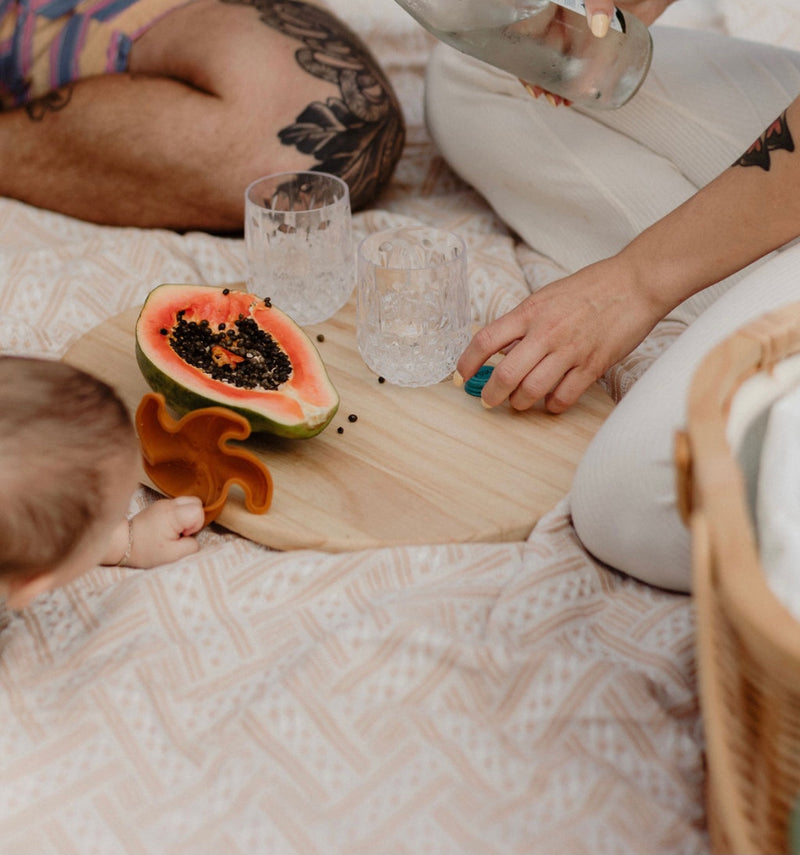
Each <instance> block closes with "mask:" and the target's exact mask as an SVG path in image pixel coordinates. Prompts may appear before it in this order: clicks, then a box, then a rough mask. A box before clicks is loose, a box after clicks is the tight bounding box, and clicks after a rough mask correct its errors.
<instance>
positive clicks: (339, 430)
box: [336, 427, 344, 433]
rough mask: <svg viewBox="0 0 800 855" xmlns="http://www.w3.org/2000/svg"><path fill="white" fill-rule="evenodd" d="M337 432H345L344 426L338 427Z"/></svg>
mask: <svg viewBox="0 0 800 855" xmlns="http://www.w3.org/2000/svg"><path fill="white" fill-rule="evenodd" d="M336 433H344V428H343V427H338V428H336Z"/></svg>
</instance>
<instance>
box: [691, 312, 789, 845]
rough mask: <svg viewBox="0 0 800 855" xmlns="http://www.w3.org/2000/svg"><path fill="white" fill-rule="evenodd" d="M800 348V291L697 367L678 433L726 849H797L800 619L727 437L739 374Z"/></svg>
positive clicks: (704, 700)
mask: <svg viewBox="0 0 800 855" xmlns="http://www.w3.org/2000/svg"><path fill="white" fill-rule="evenodd" d="M798 352H800V303H798V304H793V305H791V306H789V307H787V308H785V309H782V310H780V311H777V312H773V313H771V314H769V315H766V316H764V317H763V318H762V319H760V320H758V321H756V322H754V323H751V324H749V325H748V326H746V327H744V328H743V329H742V330H741V331H740V332H738V333H736V334H735V335H733V336H731V337H730V338H728V339H726V340H725V341H724V342H723V343H722V344H721V345H719V346H718V347H716V348H715V349H714V350H713V351H711V352H710V353H709V354H708V356H707V357H706V359H705V360H704V361H703V363H702V364H701V366H700V367H699V368H698V371H697V374H696V375H695V378H694V380H693V383H692V387H691V389H690V393H689V409H688V418H687V429H686V431H685V432H684V433H681V434H679V435H678V437H677V442H676V455H675V459H676V465H677V472H678V496H679V504H680V505H681V511H682V514H683V516H684V519H685V520H686V521H687V522H688V524H689V526H690V529H691V533H692V549H693V555H692V563H693V573H694V592H695V607H696V615H697V652H698V669H699V683H700V700H701V708H702V713H703V721H704V727H705V737H706V760H707V772H708V777H707V816H708V824H709V831H710V834H711V845H712V849H713V851H714V852H716V853H725V855H732V853H737V855H749V853H769V855H776V853H781V852H789V851H791V850H790V843H789V836H788V832H789V824H790V820H791V815H792V809H793V807H794V805H795V802H796V800H797V798H798V797H800V623H798V622H797V621H795V620H794V618H793V617H792V616H791V614H790V613H789V612H788V611H787V610H786V608H785V607H784V606H783V605H782V604H781V603H780V602H779V601H778V600H777V599H776V597H775V596H774V595H773V594H772V592H771V591H770V589H769V587H768V586H767V583H766V581H765V577H764V574H763V572H762V568H761V565H760V561H759V557H758V552H757V546H756V540H755V534H754V531H753V525H752V522H751V516H750V513H749V511H748V507H747V497H746V485H745V480H744V476H743V474H742V471H741V470H740V468H739V466H738V464H737V462H736V460H735V459H734V457H733V454H732V452H731V449H730V447H729V445H728V441H727V438H726V425H727V418H728V414H729V411H730V405H731V400H732V398H733V396H734V394H735V393H736V391H737V389H738V388H739V386H740V385H741V384H742V382H743V381H744V380H745V379H747V378H748V377H750V376H752V375H753V374H754V373H755V372H760V371H769V370H770V369H771V367H772V366H774V365H775V364H776V363H777V362H779V361H780V360H781V359H783V358H785V357H786V356H789V355H792V354H795V353H798ZM798 441H800V437H798Z"/></svg>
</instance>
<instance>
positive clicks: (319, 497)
mask: <svg viewBox="0 0 800 855" xmlns="http://www.w3.org/2000/svg"><path fill="white" fill-rule="evenodd" d="M138 315H139V308H133V309H130V310H128V311H126V312H123V313H122V314H120V315H117V316H116V317H114V318H111V319H110V320H108V321H106V322H105V323H103V324H101V325H100V326H98V327H95V328H94V329H92V330H90V331H89V332H88V333H87V334H86V335H85V336H83V337H82V338H81V339H80V340H79V341H77V342H76V343H75V344H74V345H73V346H72V347H71V348H70V350H69V351H68V352H67V354H66V355H65V357H64V359H65V361H67V362H69V363H71V364H72V365H76V366H78V367H80V368H83V369H84V370H86V371H89V372H91V373H93V374H95V375H97V376H99V377H101V378H102V379H103V380H105V381H106V382H108V383H110V384H111V385H113V386H115V387H116V388H117V389H118V391H119V393H120V395H121V396H122V398H123V399H124V400H125V402H126V403H127V404H128V406H129V407H130V409H131V411H132V412H133V411H135V409H136V407H137V406H138V404H139V401H140V400H141V398H142V395H144V394H145V392H147V391H149V389H148V387H147V385H146V383H145V381H144V379H143V377H142V375H141V373H140V371H139V368H138V366H137V364H136V357H135V346H134V328H135V324H136V319H137V317H138ZM354 322H355V308H354V305H353V302H352V301H351V302H350V303H349V304H348V305H347V306H345V308H344V309H342V310H341V311H340V312H339V313H338V314H337V315H335V316H334V317H333V318H331V319H330V320H328V321H326V322H324V323H321V324H316V325H313V326H309V327H307V328H306V332H307V333H308V334H309V335H310V337H311V338H312V340H313V341H315V343H316V344H317V348H318V349H319V351H320V354H321V355H322V358H323V360H324V362H325V364H326V365H327V367H328V370H329V373H330V376H331V379H332V380H333V383H334V385H335V386H336V388H337V390H338V391H339V394H340V396H341V403H340V406H339V411H338V413H337V414H336V416H335V417H334V419H333V421H332V422H331V424H330V425H329V426H328V427H327V428H326V429H325V430H324V431H323V432H322V433H321V434H320V435H319V436H317V437H314V438H313V439H308V440H285V439H280V438H272V437H258V438H251V439H250V440H248V441H247V443H246V444H247V447H248V448H249V449H250V450H252V451H254V452H255V453H256V454H258V455H259V456H260V457H261V458H262V459H263V460H264V462H265V463H266V464H267V466H268V467H269V469H270V472H271V473H272V477H273V480H274V484H275V493H274V498H273V502H272V507H271V508H270V509H269V511H268V512H267V513H265V514H262V515H254V514H250V513H249V512H248V511H247V510H246V509H245V507H244V503H243V501H242V498H241V496H240V495H239V494H238V492H236V493H234V494H232V495H231V496H230V497H229V499H228V502H227V503H226V506H225V508H224V510H223V512H222V514H221V515H220V517H219V518H218V520H217V522H218V523H219V524H221V525H223V526H225V527H226V528H229V529H231V530H232V531H235V532H238V533H239V534H241V535H243V536H245V537H248V538H250V539H252V540H255V541H258V542H259V543H263V544H265V545H267V546H271V547H273V548H275V549H282V550H285V549H306V548H308V549H319V550H324V551H329V552H342V551H347V550H354V549H366V548H372V547H380V546H394V545H408V544H426V543H453V542H466V541H519V540H524V539H525V538H526V537H527V536H528V534H529V533H530V531H531V529H532V528H533V526H534V525H535V524H536V522H537V520H538V519H539V518H540V517H541V516H542V514H544V513H545V512H547V511H548V510H550V509H551V508H552V507H553V506H554V505H555V504H556V503H557V502H558V501H559V500H560V499H561V498H562V497H563V496H565V495H566V493H567V492H568V491H569V487H570V484H571V481H572V476H573V473H574V471H575V468H576V466H577V464H578V461H579V460H580V457H581V455H582V454H583V452H584V449H585V448H586V446H587V445H588V443H589V441H590V439H591V438H592V436H593V435H594V434H595V432H596V431H597V429H598V428H599V427H600V425H601V424H602V422H603V421H604V420H605V418H606V416H607V415H608V413H609V412H610V411H611V409H612V408H613V402H612V401H611V399H610V398H609V396H608V395H607V394H606V393H605V392H604V391H603V390H602V389H600V387H599V386H596V385H595V386H593V387H592V388H591V389H590V390H589V391H588V392H586V394H585V395H584V396H583V397H582V398H581V400H580V401H579V402H578V403H577V404H576V405H575V406H574V407H572V408H571V409H570V410H569V411H568V412H567V413H564V414H563V415H560V416H553V415H550V414H548V413H545V412H544V411H542V410H532V411H528V412H526V413H517V412H515V411H514V410H512V409H511V408H510V407H508V406H501V407H497V408H496V409H493V410H486V409H484V408H483V407H482V406H481V404H480V401H479V400H478V399H477V398H474V397H472V396H470V395H467V394H466V393H465V392H464V390H463V389H459V388H457V387H456V386H455V385H454V384H453V383H451V382H449V381H444V382H442V383H439V384H436V385H434V386H429V387H426V388H422V389H405V388H400V387H397V386H392V385H391V384H389V383H379V382H378V379H377V377H376V376H375V375H374V374H373V373H372V372H371V371H370V370H369V369H368V368H367V367H366V366H365V365H364V363H363V361H362V360H361V357H360V355H359V353H358V350H357V347H356V342H355V327H354ZM319 333H322V334H323V335H324V341H322V342H316V336H317V334H319ZM350 414H353V415H355V416H357V417H358V419H357V421H354V422H351V421H349V420H348V416H349V415H350ZM339 427H341V428H343V432H342V433H341V434H340V433H338V432H337V428H339ZM142 480H143V483H148V482H147V479H146V478H145V477H144V476H143V477H142Z"/></svg>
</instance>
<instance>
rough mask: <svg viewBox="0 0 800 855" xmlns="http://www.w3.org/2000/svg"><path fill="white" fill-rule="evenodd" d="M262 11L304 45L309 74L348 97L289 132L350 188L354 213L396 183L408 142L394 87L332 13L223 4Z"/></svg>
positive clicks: (299, 6)
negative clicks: (394, 178)
mask: <svg viewBox="0 0 800 855" xmlns="http://www.w3.org/2000/svg"><path fill="white" fill-rule="evenodd" d="M223 2H227V3H243V4H246V5H253V6H255V7H256V9H258V12H259V14H260V16H261V20H262V21H263V22H264V23H265V24H267V25H268V26H270V27H272V28H273V29H275V30H278V31H279V32H281V33H284V34H285V35H288V36H291V37H292V38H294V39H297V40H298V41H299V42H301V43H302V47H300V48H298V50H297V52H296V53H295V58H296V60H297V62H298V64H299V65H300V67H301V68H303V69H304V70H305V71H307V72H308V73H309V74H313V75H314V76H315V77H318V78H320V79H321V80H327V81H329V82H330V83H333V84H334V85H336V86H338V88H339V93H340V97H338V98H334V97H330V98H328V99H327V100H326V101H325V102H324V103H323V102H321V101H314V102H312V103H311V104H309V105H308V106H307V107H306V108H305V109H304V110H303V111H302V112H301V113H300V114H299V115H298V116H297V119H296V120H295V122H294V124H292V125H289V126H288V127H285V128H283V129H281V131H280V132H279V134H278V136H279V138H280V140H281V142H282V143H283V144H284V145H293V146H295V147H296V148H297V149H298V150H299V151H301V152H303V153H304V154H310V155H312V156H313V157H314V158H316V160H317V161H318V165H317V166H315V167H314V169H316V170H318V171H321V172H332V173H334V174H335V175H339V176H340V177H341V178H343V179H344V180H345V181H346V182H347V184H348V185H349V187H350V196H351V200H352V203H353V207H354V208H357V207H363V206H364V205H366V204H368V203H369V202H371V201H372V200H373V199H374V198H375V197H376V196H377V195H378V193H379V192H380V190H381V189H382V188H383V187H384V186H385V185H386V183H387V182H388V181H389V178H390V177H391V175H392V172H393V170H394V167H395V164H396V163H397V160H398V159H399V157H400V154H401V152H402V149H403V144H404V141H405V127H404V124H403V117H402V113H401V110H400V106H399V104H398V102H397V98H396V97H395V94H394V92H393V91H392V88H391V85H390V84H389V81H388V80H387V78H386V76H385V75H384V73H383V72H382V71H381V69H380V67H379V66H378V64H377V63H376V62H375V60H374V59H373V58H372V56H371V55H370V53H369V51H368V50H367V48H366V47H365V46H364V45H363V44H362V42H361V40H360V39H359V38H358V37H357V36H356V35H355V34H354V33H352V32H351V31H350V30H349V29H348V28H347V27H346V26H345V25H344V24H342V23H341V22H340V21H338V20H337V19H336V18H335V17H334V16H333V15H331V14H330V13H329V12H327V11H325V10H324V9H320V8H318V7H316V6H311V5H308V4H306V3H304V2H300V0H223Z"/></svg>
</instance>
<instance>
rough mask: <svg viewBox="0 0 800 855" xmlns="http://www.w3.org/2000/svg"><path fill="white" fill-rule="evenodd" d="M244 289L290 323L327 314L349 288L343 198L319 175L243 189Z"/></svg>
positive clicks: (282, 177) (288, 176)
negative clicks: (268, 303)
mask: <svg viewBox="0 0 800 855" xmlns="http://www.w3.org/2000/svg"><path fill="white" fill-rule="evenodd" d="M244 237H245V247H246V250H247V262H248V268H249V278H248V286H249V288H250V290H251V291H254V292H255V293H257V294H258V295H259V296H261V297H269V298H270V300H271V301H272V303H273V305H275V306H277V307H278V308H279V309H281V310H282V311H284V312H286V314H287V315H289V316H290V317H291V318H293V319H294V320H295V321H296V322H297V323H298V324H300V325H305V324H314V323H318V322H320V321H325V320H327V319H328V318H330V317H331V316H332V315H334V314H335V313H336V312H337V311H338V310H339V309H341V307H342V306H343V305H344V304H345V303H346V302H347V301H348V300H349V299H350V295H351V294H352V293H353V286H354V285H355V279H354V271H353V239H352V225H351V213H350V192H349V190H348V187H347V184H345V182H344V181H342V180H341V178H337V177H336V176H335V175H328V174H327V173H325V172H281V173H277V174H275V175H267V176H265V177H264V178H259V179H258V180H257V181H254V182H253V183H252V184H251V185H250V186H249V187H248V188H247V190H246V191H245V221H244Z"/></svg>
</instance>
